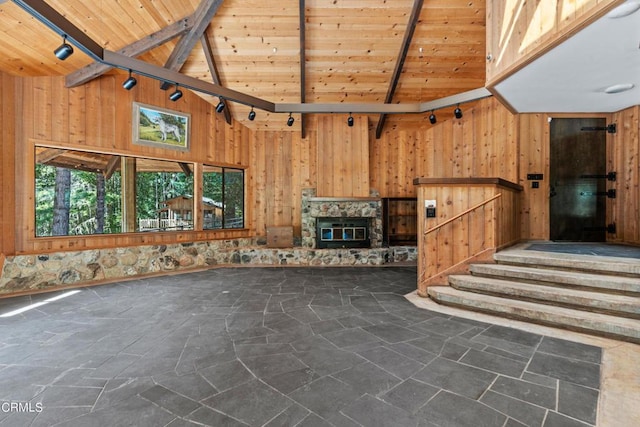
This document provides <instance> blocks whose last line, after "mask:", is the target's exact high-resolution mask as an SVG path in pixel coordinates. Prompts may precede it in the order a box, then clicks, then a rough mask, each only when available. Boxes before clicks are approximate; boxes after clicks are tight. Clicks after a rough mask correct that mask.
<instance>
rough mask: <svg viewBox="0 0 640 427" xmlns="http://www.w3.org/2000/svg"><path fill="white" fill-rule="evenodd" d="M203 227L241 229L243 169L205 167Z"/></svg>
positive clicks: (242, 221)
mask: <svg viewBox="0 0 640 427" xmlns="http://www.w3.org/2000/svg"><path fill="white" fill-rule="evenodd" d="M202 183H203V194H202V195H203V197H202V210H203V219H204V220H203V228H204V229H205V230H210V229H215V228H244V171H243V170H242V169H231V168H221V167H215V166H206V165H205V166H204V172H203V174H202Z"/></svg>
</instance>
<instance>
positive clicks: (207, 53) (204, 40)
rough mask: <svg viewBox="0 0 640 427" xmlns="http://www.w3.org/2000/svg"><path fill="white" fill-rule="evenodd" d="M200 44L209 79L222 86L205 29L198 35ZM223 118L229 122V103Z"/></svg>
mask: <svg viewBox="0 0 640 427" xmlns="http://www.w3.org/2000/svg"><path fill="white" fill-rule="evenodd" d="M200 44H202V50H203V51H204V57H205V58H207V63H208V64H209V72H210V73H211V80H213V83H215V84H217V85H219V86H222V84H221V83H220V74H219V73H218V67H217V66H216V61H215V59H214V58H213V49H211V42H210V41H209V35H208V34H207V31H206V30H205V31H204V33H202V36H201V37H200ZM223 114H224V119H225V120H226V121H227V124H231V112H230V111H229V105H227V108H225V109H224V111H223Z"/></svg>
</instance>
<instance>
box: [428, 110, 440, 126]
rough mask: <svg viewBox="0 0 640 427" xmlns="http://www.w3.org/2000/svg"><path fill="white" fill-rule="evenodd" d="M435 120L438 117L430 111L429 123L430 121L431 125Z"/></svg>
mask: <svg viewBox="0 0 640 427" xmlns="http://www.w3.org/2000/svg"><path fill="white" fill-rule="evenodd" d="M437 121H438V118H437V117H436V115H435V114H434V113H433V111H432V112H431V114H429V123H431V124H432V125H435V124H436V122H437Z"/></svg>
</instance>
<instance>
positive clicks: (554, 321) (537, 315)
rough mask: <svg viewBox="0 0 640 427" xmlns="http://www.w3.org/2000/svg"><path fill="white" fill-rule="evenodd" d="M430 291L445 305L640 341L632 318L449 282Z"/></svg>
mask: <svg viewBox="0 0 640 427" xmlns="http://www.w3.org/2000/svg"><path fill="white" fill-rule="evenodd" d="M428 293H429V296H430V297H431V298H432V299H433V300H435V301H437V302H438V303H440V304H444V305H450V306H454V307H459V308H463V309H467V310H472V311H478V312H482V313H488V314H494V315H499V316H501V317H509V318H513V319H518V320H524V321H528V322H532V323H538V324H542V325H547V326H553V327H559V328H563V329H569V330H573V331H579V332H586V333H589V334H594V335H599V336H605V337H609V338H615V339H620V340H623V341H629V342H633V343H636V344H640V322H639V321H637V320H633V319H623V318H619V317H615V316H610V315H606V314H600V313H587V312H583V311H580V310H573V309H570V308H564V307H554V306H546V305H543V304H537V303H532V302H527V301H517V300H511V299H505V298H499V297H494V296H490V295H482V294H474V293H470V292H465V291H460V290H457V289H453V288H451V287H447V286H433V287H430V288H429V289H428Z"/></svg>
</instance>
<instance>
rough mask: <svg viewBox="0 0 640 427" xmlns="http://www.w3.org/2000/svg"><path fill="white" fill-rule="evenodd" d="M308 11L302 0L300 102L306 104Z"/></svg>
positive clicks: (302, 128) (303, 116)
mask: <svg viewBox="0 0 640 427" xmlns="http://www.w3.org/2000/svg"><path fill="white" fill-rule="evenodd" d="M305 24H306V12H305V0H300V103H301V104H304V103H305V102H306V91H307V83H306V75H307V73H306V70H305V68H306V63H307V60H306V49H307V48H306V40H305V32H306V25H305ZM304 122H305V115H304V114H300V133H301V136H302V138H303V139H304V138H305V137H306V129H305V123H304Z"/></svg>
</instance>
